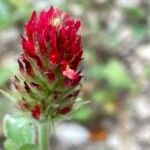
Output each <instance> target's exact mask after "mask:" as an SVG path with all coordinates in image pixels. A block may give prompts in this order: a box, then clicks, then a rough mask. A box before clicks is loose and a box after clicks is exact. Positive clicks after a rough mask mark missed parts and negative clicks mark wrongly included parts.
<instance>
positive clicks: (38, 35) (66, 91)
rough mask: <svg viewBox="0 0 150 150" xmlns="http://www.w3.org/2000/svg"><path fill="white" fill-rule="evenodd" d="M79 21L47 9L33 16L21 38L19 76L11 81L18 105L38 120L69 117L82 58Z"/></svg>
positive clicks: (79, 76) (78, 79)
mask: <svg viewBox="0 0 150 150" xmlns="http://www.w3.org/2000/svg"><path fill="white" fill-rule="evenodd" d="M80 25H81V23H80V21H78V20H74V19H73V18H72V17H71V16H70V15H69V14H67V13H65V12H63V11H62V10H59V9H57V8H53V7H50V9H49V10H47V11H42V12H40V13H39V15H37V13H36V11H34V12H33V13H32V16H31V18H30V19H29V21H28V22H27V23H26V25H25V35H24V36H21V43H22V48H23V53H22V54H21V55H20V56H19V58H18V64H19V70H20V73H19V75H16V76H15V77H14V78H13V79H12V84H13V87H14V88H13V89H14V92H15V93H16V95H17V104H18V106H20V107H19V108H20V109H21V110H22V111H27V112H30V113H31V115H32V117H33V118H35V119H37V120H40V119H43V118H44V119H45V118H51V117H57V116H59V115H65V114H67V113H69V112H70V111H71V110H72V108H73V105H74V103H75V99H76V97H77V96H78V94H79V91H80V86H79V84H80V81H81V79H82V74H81V67H80V64H81V61H82V55H83V49H82V42H81V35H80V34H79V33H78V31H79V28H80Z"/></svg>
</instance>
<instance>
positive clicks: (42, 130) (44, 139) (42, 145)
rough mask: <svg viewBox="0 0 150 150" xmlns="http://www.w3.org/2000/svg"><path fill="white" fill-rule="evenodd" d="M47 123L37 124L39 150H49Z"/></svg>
mask: <svg viewBox="0 0 150 150" xmlns="http://www.w3.org/2000/svg"><path fill="white" fill-rule="evenodd" d="M49 129H50V128H49V123H48V122H40V123H39V150H50V141H49Z"/></svg>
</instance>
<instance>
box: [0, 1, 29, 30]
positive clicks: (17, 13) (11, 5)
mask: <svg viewBox="0 0 150 150" xmlns="http://www.w3.org/2000/svg"><path fill="white" fill-rule="evenodd" d="M31 11H32V5H31V4H30V3H28V1H25V0H19V1H18V0H0V29H2V28H6V27H10V26H12V25H14V24H17V23H18V24H19V23H20V22H22V21H24V20H26V19H27V18H28V17H29V15H30V13H31Z"/></svg>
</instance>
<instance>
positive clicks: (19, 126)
mask: <svg viewBox="0 0 150 150" xmlns="http://www.w3.org/2000/svg"><path fill="white" fill-rule="evenodd" d="M4 132H5V135H6V137H7V138H8V139H10V140H11V141H12V142H13V143H15V144H16V145H17V146H18V148H20V147H21V146H22V145H24V144H27V143H28V144H33V141H34V140H35V132H34V128H33V126H32V125H31V124H30V122H29V120H28V119H27V118H25V117H20V118H14V117H11V116H10V115H6V116H5V118H4Z"/></svg>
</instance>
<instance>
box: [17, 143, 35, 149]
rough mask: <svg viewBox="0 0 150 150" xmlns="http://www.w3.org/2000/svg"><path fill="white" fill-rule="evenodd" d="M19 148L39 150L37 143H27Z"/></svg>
mask: <svg viewBox="0 0 150 150" xmlns="http://www.w3.org/2000/svg"><path fill="white" fill-rule="evenodd" d="M19 150H38V149H37V146H36V145H33V144H25V145H23V146H22V147H21V148H20V149H19Z"/></svg>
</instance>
